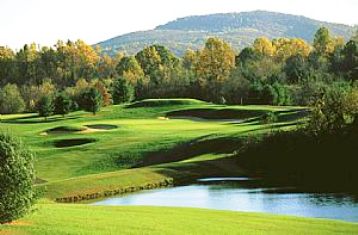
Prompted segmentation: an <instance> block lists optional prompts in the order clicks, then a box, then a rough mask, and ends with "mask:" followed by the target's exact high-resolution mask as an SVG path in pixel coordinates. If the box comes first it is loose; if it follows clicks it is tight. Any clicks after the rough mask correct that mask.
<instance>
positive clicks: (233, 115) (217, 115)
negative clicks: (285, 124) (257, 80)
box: [167, 109, 265, 120]
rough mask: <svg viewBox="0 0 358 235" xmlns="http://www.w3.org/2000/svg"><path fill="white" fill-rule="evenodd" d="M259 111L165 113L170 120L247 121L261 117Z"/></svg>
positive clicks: (226, 110)
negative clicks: (188, 118) (189, 118)
mask: <svg viewBox="0 0 358 235" xmlns="http://www.w3.org/2000/svg"><path fill="white" fill-rule="evenodd" d="M264 113H265V111H261V110H240V109H186V110H177V111H172V112H169V113H167V117H170V118H183V117H184V118H185V117H192V118H193V117H194V118H203V119H213V120H214V119H247V118H253V117H258V116H260V115H263V114H264Z"/></svg>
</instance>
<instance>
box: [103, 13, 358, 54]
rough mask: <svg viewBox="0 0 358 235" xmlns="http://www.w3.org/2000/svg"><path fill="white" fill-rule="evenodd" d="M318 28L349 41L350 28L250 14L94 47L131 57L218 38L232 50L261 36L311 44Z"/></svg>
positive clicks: (177, 25) (178, 23) (196, 19)
mask: <svg viewBox="0 0 358 235" xmlns="http://www.w3.org/2000/svg"><path fill="white" fill-rule="evenodd" d="M321 26H325V27H327V28H328V29H329V30H330V32H331V33H332V35H335V36H338V35H339V36H343V37H344V38H345V39H349V38H350V37H351V36H352V34H353V32H354V31H355V29H354V27H352V26H348V25H343V24H334V23H328V22H322V21H317V20H313V19H310V18H307V17H303V16H296V15H288V14H282V13H274V12H266V11H252V12H241V13H226V14H213V15H203V16H189V17H184V18H180V19H177V20H175V21H172V22H169V23H167V24H165V25H160V26H158V27H156V28H155V29H154V30H148V31H139V32H133V33H128V34H124V35H121V36H118V37H114V38H111V39H108V40H105V41H103V42H100V43H98V44H97V45H100V46H101V47H102V49H103V51H104V52H106V53H108V54H115V53H116V52H118V51H125V52H126V53H127V54H135V53H137V52H138V51H140V50H141V49H143V48H144V47H145V46H147V45H151V44H160V45H163V46H165V47H168V48H169V49H170V50H171V51H173V52H174V53H175V54H177V55H183V54H184V52H185V50H187V49H188V48H190V49H199V48H201V47H202V46H203V45H204V43H205V41H206V39H207V38H208V37H220V38H222V39H224V40H225V41H227V42H229V43H231V45H232V46H233V47H234V48H235V49H236V50H238V49H242V48H244V47H246V46H249V45H250V44H252V42H253V41H254V40H255V39H256V38H258V37H261V36H266V37H268V38H270V39H273V38H278V37H288V38H296V37H297V38H302V39H304V40H306V41H307V42H312V40H313V36H314V33H315V32H316V31H317V29H318V28H319V27H321Z"/></svg>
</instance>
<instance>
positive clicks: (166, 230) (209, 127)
mask: <svg viewBox="0 0 358 235" xmlns="http://www.w3.org/2000/svg"><path fill="white" fill-rule="evenodd" d="M267 112H274V113H275V114H276V115H277V116H278V119H277V122H276V123H270V124H266V123H265V122H264V120H263V116H264V114H265V113H267ZM306 114H307V112H306V111H305V110H304V108H302V107H274V106H225V105H214V104H210V103H206V102H203V101H198V100H191V99H169V100H158V99H155V100H154V99H152V100H144V101H140V102H136V103H134V104H130V105H116V106H110V107H105V108H103V109H102V110H101V111H100V112H99V113H98V114H97V115H96V116H93V115H92V114H90V113H85V112H82V111H79V112H74V113H71V114H70V115H68V116H66V117H61V116H53V117H50V118H48V119H47V120H44V119H43V118H41V117H37V115H36V114H17V115H2V116H1V123H0V129H2V130H5V131H8V132H12V133H14V134H16V135H18V136H20V137H21V138H22V140H23V141H24V142H25V144H26V145H27V146H28V147H29V148H31V149H32V150H33V151H34V152H35V155H36V157H35V160H36V162H35V167H36V171H37V177H38V179H37V181H36V183H37V185H36V188H37V189H38V190H39V192H42V193H43V196H44V197H45V198H48V199H50V200H52V201H54V200H56V199H57V201H66V200H67V201H78V200H80V199H94V198H98V197H105V196H112V195H115V194H121V193H127V192H131V191H135V190H142V189H146V188H152V187H165V186H168V185H171V184H172V183H173V182H174V184H176V183H185V182H186V181H189V180H191V179H194V178H199V177H207V176H217V175H220V176H225V175H227V176H240V175H243V174H244V173H245V172H244V171H243V170H242V169H241V168H240V166H238V165H237V161H236V159H235V157H234V156H235V153H236V151H237V150H238V149H239V148H240V147H241V146H242V141H243V140H244V139H245V138H246V137H248V136H256V135H259V134H261V133H265V132H269V131H271V130H272V129H278V128H280V129H285V130H290V129H293V128H296V126H297V124H298V123H301V122H302V120H304V118H305V115H306ZM63 199H65V200H63ZM37 207H38V209H37V210H36V211H35V212H34V213H33V214H31V215H29V216H27V217H25V218H23V219H21V220H19V221H16V223H15V224H11V225H1V226H0V234H118V233H119V232H120V234H153V233H154V234H203V233H207V234H262V233H264V234H354V233H357V224H351V223H344V222H337V221H329V220H317V219H303V218H294V217H283V216H273V215H264V214H253V213H238V212H225V211H212V210H201V209H183V208H180V209H179V208H160V207H94V206H88V205H73V204H71V205H64V204H48V203H47V204H46V203H41V204H39V205H38V206H37Z"/></svg>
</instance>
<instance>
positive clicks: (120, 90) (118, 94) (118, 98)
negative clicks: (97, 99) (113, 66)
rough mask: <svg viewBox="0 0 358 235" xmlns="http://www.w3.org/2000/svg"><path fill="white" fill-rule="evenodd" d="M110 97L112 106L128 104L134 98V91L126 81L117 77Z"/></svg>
mask: <svg viewBox="0 0 358 235" xmlns="http://www.w3.org/2000/svg"><path fill="white" fill-rule="evenodd" d="M112 96H113V103H114V104H120V103H126V102H130V101H132V100H133V97H134V89H133V87H132V86H131V84H130V83H129V82H128V81H127V80H126V79H124V78H123V77H119V78H118V79H117V80H115V81H114V83H113V87H112Z"/></svg>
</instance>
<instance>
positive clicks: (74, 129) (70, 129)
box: [46, 126, 86, 134]
mask: <svg viewBox="0 0 358 235" xmlns="http://www.w3.org/2000/svg"><path fill="white" fill-rule="evenodd" d="M84 130H86V128H85V127H79V126H58V127H54V128H51V129H49V130H47V131H46V133H47V134H63V133H72V132H78V131H84Z"/></svg>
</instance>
